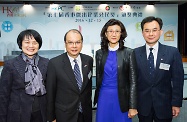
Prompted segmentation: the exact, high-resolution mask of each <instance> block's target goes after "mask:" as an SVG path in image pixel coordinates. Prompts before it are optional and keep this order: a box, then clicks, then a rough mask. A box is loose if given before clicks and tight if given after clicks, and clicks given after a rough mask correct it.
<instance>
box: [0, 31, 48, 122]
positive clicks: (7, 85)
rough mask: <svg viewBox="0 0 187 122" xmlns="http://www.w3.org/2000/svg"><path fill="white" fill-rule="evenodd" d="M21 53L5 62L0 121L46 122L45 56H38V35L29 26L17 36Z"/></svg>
mask: <svg viewBox="0 0 187 122" xmlns="http://www.w3.org/2000/svg"><path fill="white" fill-rule="evenodd" d="M17 43H18V46H19V48H20V49H21V50H22V52H21V54H20V55H19V56H17V57H15V58H13V59H10V60H8V61H5V63H4V67H3V70H2V73H1V79H0V122H46V121H47V120H46V90H45V86H44V81H45V79H46V71H47V65H48V59H46V58H43V57H40V56H39V55H38V50H39V49H40V47H41V46H42V38H41V36H40V34H39V33H38V32H37V31H35V30H32V29H27V30H24V31H22V32H21V33H20V34H19V35H18V38H17Z"/></svg>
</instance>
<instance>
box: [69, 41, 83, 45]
mask: <svg viewBox="0 0 187 122" xmlns="http://www.w3.org/2000/svg"><path fill="white" fill-rule="evenodd" d="M66 44H68V45H70V46H73V45H80V44H82V42H80V41H77V42H66Z"/></svg>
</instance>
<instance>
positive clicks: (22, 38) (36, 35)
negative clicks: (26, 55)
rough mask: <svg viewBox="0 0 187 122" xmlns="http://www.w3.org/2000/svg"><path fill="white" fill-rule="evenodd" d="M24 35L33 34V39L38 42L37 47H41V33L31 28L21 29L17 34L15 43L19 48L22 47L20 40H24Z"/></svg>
mask: <svg viewBox="0 0 187 122" xmlns="http://www.w3.org/2000/svg"><path fill="white" fill-rule="evenodd" d="M25 36H26V37H31V36H33V37H34V39H35V40H36V41H37V42H38V44H39V49H40V48H41V46H42V37H41V35H40V34H39V33H38V32H37V31H36V30H33V29H26V30H24V31H22V32H21V33H20V34H19V35H18V38H17V44H18V46H19V48H20V49H21V48H22V41H23V40H24V38H25Z"/></svg>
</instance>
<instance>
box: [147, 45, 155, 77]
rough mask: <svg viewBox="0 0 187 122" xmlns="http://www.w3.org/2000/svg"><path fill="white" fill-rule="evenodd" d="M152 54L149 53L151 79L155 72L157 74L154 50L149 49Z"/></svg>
mask: <svg viewBox="0 0 187 122" xmlns="http://www.w3.org/2000/svg"><path fill="white" fill-rule="evenodd" d="M149 50H150V53H149V57H148V66H149V74H150V76H151V77H154V72H155V68H154V56H153V52H152V50H153V48H149Z"/></svg>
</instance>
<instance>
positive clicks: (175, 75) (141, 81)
mask: <svg viewBox="0 0 187 122" xmlns="http://www.w3.org/2000/svg"><path fill="white" fill-rule="evenodd" d="M162 25H163V22H162V19H160V18H155V17H153V16H149V17H146V18H144V19H143V20H142V22H141V29H142V35H143V37H144V39H145V41H146V44H145V45H144V46H142V47H138V48H136V49H135V54H136V60H137V73H138V117H139V122H153V121H154V122H171V121H172V118H173V117H177V116H178V114H179V112H180V107H181V106H182V99H183V84H184V70H183V64H182V58H181V56H180V53H179V51H178V49H177V48H175V47H171V46H166V45H163V44H161V43H160V42H159V41H158V40H159V39H160V36H161V35H162V33H163V30H162Z"/></svg>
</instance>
